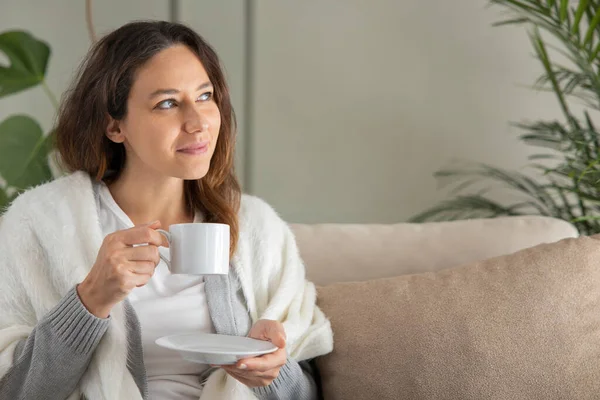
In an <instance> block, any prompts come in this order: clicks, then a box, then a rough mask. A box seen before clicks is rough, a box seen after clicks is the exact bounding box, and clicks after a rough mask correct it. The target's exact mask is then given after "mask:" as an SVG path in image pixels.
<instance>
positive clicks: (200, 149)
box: [177, 142, 208, 154]
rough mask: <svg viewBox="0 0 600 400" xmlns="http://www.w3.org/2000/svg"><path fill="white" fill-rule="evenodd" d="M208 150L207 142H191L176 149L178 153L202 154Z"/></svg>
mask: <svg viewBox="0 0 600 400" xmlns="http://www.w3.org/2000/svg"><path fill="white" fill-rule="evenodd" d="M207 151H208V142H202V143H192V144H188V145H185V146H183V147H180V148H178V149H177V152H178V153H183V154H203V153H206V152H207Z"/></svg>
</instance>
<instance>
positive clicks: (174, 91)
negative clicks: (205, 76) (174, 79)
mask: <svg viewBox="0 0 600 400" xmlns="http://www.w3.org/2000/svg"><path fill="white" fill-rule="evenodd" d="M208 87H212V83H210V82H204V83H203V84H202V85H200V86H198V87H197V88H196V91H200V90H202V89H206V88H208ZM177 93H179V90H177V89H157V90H155V91H154V92H152V93H150V96H148V97H149V98H153V97H156V96H158V95H161V94H177Z"/></svg>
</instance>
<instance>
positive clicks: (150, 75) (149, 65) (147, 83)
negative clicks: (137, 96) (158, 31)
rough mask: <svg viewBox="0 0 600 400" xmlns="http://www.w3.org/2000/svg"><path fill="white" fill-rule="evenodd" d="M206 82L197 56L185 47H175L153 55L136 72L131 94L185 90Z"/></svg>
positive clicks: (205, 73) (205, 74)
mask: <svg viewBox="0 0 600 400" xmlns="http://www.w3.org/2000/svg"><path fill="white" fill-rule="evenodd" d="M207 81H209V77H208V74H207V72H206V70H205V69H204V66H203V65H202V62H201V61H200V59H199V58H198V56H197V55H196V54H195V53H194V52H192V51H191V50H190V49H189V48H188V47H187V46H184V45H175V46H172V47H169V48H167V49H165V50H162V51H160V52H159V53H157V54H155V55H154V56H153V57H152V58H151V59H150V60H148V61H147V62H146V63H145V64H144V65H142V66H141V67H140V68H139V69H138V70H137V72H136V74H135V78H134V82H133V87H132V92H133V91H135V92H151V91H154V90H156V89H157V88H162V89H177V90H187V89H189V88H190V87H194V88H195V87H197V86H198V85H200V84H202V83H204V82H207Z"/></svg>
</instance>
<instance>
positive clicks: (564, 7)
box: [560, 0, 569, 22]
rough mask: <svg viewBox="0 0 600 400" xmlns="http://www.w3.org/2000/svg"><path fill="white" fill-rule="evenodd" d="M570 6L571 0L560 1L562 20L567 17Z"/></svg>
mask: <svg viewBox="0 0 600 400" xmlns="http://www.w3.org/2000/svg"><path fill="white" fill-rule="evenodd" d="M568 7H569V0H561V1H560V22H563V21H565V20H566V19H567V11H568Z"/></svg>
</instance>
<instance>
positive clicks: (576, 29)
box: [572, 0, 588, 34]
mask: <svg viewBox="0 0 600 400" xmlns="http://www.w3.org/2000/svg"><path fill="white" fill-rule="evenodd" d="M587 6H588V0H580V1H579V6H578V7H577V11H575V20H574V21H573V30H572V32H573V33H574V34H578V33H579V23H580V22H581V18H582V17H583V13H584V11H585V9H586V8H587Z"/></svg>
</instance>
